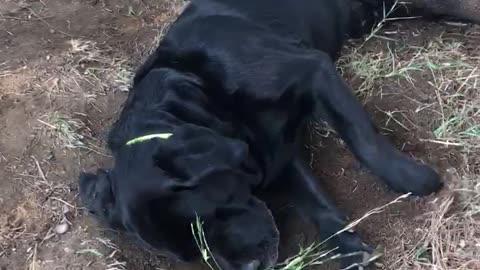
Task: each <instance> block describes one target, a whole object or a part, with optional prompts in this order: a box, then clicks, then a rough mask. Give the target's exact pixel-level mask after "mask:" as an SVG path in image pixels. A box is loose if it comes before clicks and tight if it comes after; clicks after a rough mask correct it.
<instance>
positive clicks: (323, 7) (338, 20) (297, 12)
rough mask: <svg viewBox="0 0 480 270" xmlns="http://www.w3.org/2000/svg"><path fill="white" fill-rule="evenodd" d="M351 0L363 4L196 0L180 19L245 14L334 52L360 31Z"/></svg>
mask: <svg viewBox="0 0 480 270" xmlns="http://www.w3.org/2000/svg"><path fill="white" fill-rule="evenodd" d="M352 2H358V3H361V5H362V6H363V5H364V3H363V1H351V0H282V1H278V0H261V1H258V0H243V1H238V0H193V1H192V4H191V5H190V6H189V7H188V8H187V10H186V12H184V13H183V14H182V16H181V17H180V18H179V21H181V20H184V19H185V20H192V19H195V18H197V17H204V16H212V15H225V16H236V17H242V18H245V19H247V20H248V21H250V22H255V23H257V24H258V25H259V26H262V27H266V28H269V30H270V31H272V32H274V33H276V34H278V35H279V36H281V37H283V38H288V39H291V40H292V41H294V42H297V43H299V44H301V45H302V46H305V47H312V48H315V49H319V50H322V51H324V52H327V53H328V54H330V55H332V56H333V55H335V54H336V53H337V52H338V50H339V48H340V47H341V44H342V42H343V40H344V39H345V37H346V35H349V34H351V35H355V34H356V33H351V32H352V31H361V30H359V28H358V22H354V21H352V18H353V19H354V18H355V16H351V15H352V7H353V5H352ZM357 6H358V5H357ZM357 10H358V9H357ZM365 17H367V16H365ZM353 29H356V30H353Z"/></svg>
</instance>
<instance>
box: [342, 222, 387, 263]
mask: <svg viewBox="0 0 480 270" xmlns="http://www.w3.org/2000/svg"><path fill="white" fill-rule="evenodd" d="M337 241H338V242H337V244H338V252H339V253H340V254H341V260H340V269H349V270H363V269H367V267H368V266H369V265H371V264H372V263H373V262H374V261H375V260H376V259H378V258H379V257H380V255H379V254H378V253H377V252H375V250H374V249H373V248H372V247H370V246H368V245H367V244H365V243H364V242H362V241H361V239H360V237H359V236H358V234H357V233H356V232H354V231H347V232H343V233H341V234H340V235H338V239H337Z"/></svg>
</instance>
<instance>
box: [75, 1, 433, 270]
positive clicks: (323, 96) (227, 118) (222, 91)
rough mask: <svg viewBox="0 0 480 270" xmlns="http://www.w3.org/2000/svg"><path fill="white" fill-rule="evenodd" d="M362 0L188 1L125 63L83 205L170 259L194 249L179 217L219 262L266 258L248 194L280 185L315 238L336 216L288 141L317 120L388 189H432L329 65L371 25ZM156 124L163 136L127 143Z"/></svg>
mask: <svg viewBox="0 0 480 270" xmlns="http://www.w3.org/2000/svg"><path fill="white" fill-rule="evenodd" d="M365 1H367V0H365ZM368 2H377V1H368ZM374 9H375V8H374V7H372V6H369V5H368V4H367V3H366V2H365V3H364V1H358V2H353V1H348V0H242V1H239V0H193V1H192V3H191V4H190V5H189V6H188V7H187V8H186V10H185V11H184V12H183V14H182V15H181V16H180V17H179V18H178V20H177V21H176V22H175V23H174V25H173V26H172V27H171V29H170V31H169V33H168V34H167V36H166V37H165V38H164V39H163V41H162V42H161V44H160V46H159V47H158V49H157V50H156V52H155V53H154V54H153V55H152V56H151V57H150V58H149V59H148V60H147V61H146V63H145V64H144V65H143V66H142V67H141V68H140V69H139V71H138V73H137V74H136V77H135V79H134V84H133V89H132V90H131V92H130V94H129V96H128V99H127V101H126V104H125V107H124V109H123V112H122V113H121V115H120V118H119V120H118V121H117V122H116V123H115V124H114V126H113V128H112V130H111V132H110V137H109V147H110V149H111V151H112V152H113V155H114V158H115V165H114V167H113V169H111V170H109V171H105V170H99V171H98V172H97V174H96V175H94V174H82V175H81V177H80V192H81V198H82V200H83V202H84V204H85V205H86V206H87V208H88V209H90V210H91V211H92V212H93V213H95V214H96V215H98V216H99V217H100V218H102V219H103V220H105V221H106V222H107V223H108V224H110V225H111V226H113V227H115V228H118V229H121V230H125V231H128V232H130V233H132V234H133V235H135V236H136V237H137V238H138V239H140V240H142V241H143V242H144V243H145V244H147V245H148V246H150V247H153V248H155V249H157V250H159V251H163V252H166V253H167V254H169V255H170V256H172V257H175V258H178V259H181V260H192V259H194V258H196V257H197V256H198V254H199V252H198V249H197V247H196V245H195V242H194V240H193V237H192V232H191V227H190V225H191V224H192V223H194V222H195V220H196V218H197V216H198V217H199V218H200V219H201V220H202V221H203V222H204V231H205V234H206V238H207V242H208V243H209V246H210V248H211V250H212V252H213V254H214V256H215V258H216V259H217V261H218V262H219V264H220V265H221V267H222V268H223V269H225V270H228V269H241V270H255V269H257V268H259V267H261V268H267V267H270V266H272V265H273V264H275V262H276V260H277V250H278V241H279V240H278V238H279V235H278V231H277V229H276V226H275V223H274V221H273V218H272V216H271V214H270V211H269V209H268V208H267V207H266V205H265V203H264V202H262V201H261V200H260V199H258V197H257V196H255V193H254V192H256V191H258V190H263V191H267V192H268V190H269V189H270V188H277V187H282V189H283V190H284V191H287V192H288V197H289V199H290V200H291V202H292V204H293V205H295V206H296V208H297V210H298V211H300V212H301V213H302V214H303V215H304V216H305V217H307V218H309V219H310V220H311V221H313V222H314V223H315V224H316V225H317V226H318V228H319V231H320V234H321V236H322V237H323V238H324V239H325V238H327V237H329V236H331V235H332V234H334V233H336V232H338V231H340V230H341V229H343V228H344V226H345V225H346V219H345V217H344V216H343V215H342V214H341V213H339V211H337V210H336V209H335V206H333V205H332V203H330V201H329V199H328V198H327V196H326V194H324V193H323V192H322V190H320V189H319V187H317V182H318V180H317V179H316V178H315V177H314V176H313V175H312V173H311V171H310V168H308V166H306V165H305V164H304V163H303V162H302V160H301V159H300V157H299V153H298V148H297V145H296V141H297V140H298V137H299V136H298V134H299V132H300V131H301V130H302V129H303V128H304V127H305V125H306V124H307V123H308V121H309V120H311V119H317V120H318V119H320V118H322V119H325V120H327V121H328V122H329V123H330V124H331V125H332V126H333V127H334V128H335V129H336V130H337V131H338V133H339V134H340V135H341V137H342V138H343V140H344V141H345V142H346V143H347V144H348V146H349V147H350V148H351V150H352V151H353V153H354V154H355V156H356V157H357V158H358V159H359V160H360V161H361V162H362V163H363V164H364V165H365V166H366V167H367V168H369V169H370V170H371V171H372V172H373V173H374V174H376V175H378V176H379V177H381V178H382V179H383V180H385V182H386V183H387V184H388V185H389V186H390V187H391V188H392V189H393V190H395V191H398V192H412V193H413V194H415V195H427V194H430V193H432V192H435V191H437V190H439V189H440V188H441V187H442V183H441V181H440V180H439V177H438V175H437V174H436V173H435V172H434V171H433V170H432V169H430V168H429V167H427V166H424V165H420V164H418V163H416V162H415V161H413V160H412V159H410V158H407V157H406V156H404V155H402V154H401V153H400V152H399V151H397V150H396V149H395V148H394V146H392V144H390V143H389V142H388V141H387V140H386V139H385V138H384V137H382V136H381V135H380V134H379V133H378V132H377V130H376V128H375V127H374V125H373V124H372V121H371V120H370V118H369V116H368V115H367V113H366V112H365V111H364V110H363V109H362V106H361V105H360V104H359V102H357V100H356V99H355V98H354V96H353V95H352V93H351V91H350V89H349V87H348V86H347V85H346V83H345V82H344V81H343V80H342V78H341V77H340V76H339V75H338V74H337V72H336V69H335V65H334V59H335V58H336V56H337V54H338V52H339V50H340V49H341V46H342V42H343V41H344V39H345V38H346V37H347V36H354V35H358V34H360V33H361V31H362V30H364V28H365V29H368V28H369V27H370V26H371V24H372V23H373V21H374V17H375V16H374V14H373V13H372V11H373V10H374ZM160 133H162V134H165V133H171V134H172V136H171V137H169V138H166V137H165V138H153V139H149V140H145V141H143V142H139V143H135V144H130V143H128V142H129V141H131V140H132V139H136V138H141V137H142V136H145V135H152V134H160ZM329 242H330V244H331V245H332V246H334V247H338V251H339V252H341V253H351V252H363V253H364V254H367V255H368V254H370V252H372V249H371V248H370V247H368V246H366V245H365V244H363V243H362V241H361V240H360V238H359V236H358V235H357V234H356V233H355V232H351V231H350V232H344V233H341V234H339V235H337V236H335V237H333V238H332V239H331V240H330V241H329ZM364 254H363V255H364ZM360 257H362V256H357V257H352V258H350V259H348V260H344V261H343V264H344V266H348V265H349V264H350V263H362V258H360Z"/></svg>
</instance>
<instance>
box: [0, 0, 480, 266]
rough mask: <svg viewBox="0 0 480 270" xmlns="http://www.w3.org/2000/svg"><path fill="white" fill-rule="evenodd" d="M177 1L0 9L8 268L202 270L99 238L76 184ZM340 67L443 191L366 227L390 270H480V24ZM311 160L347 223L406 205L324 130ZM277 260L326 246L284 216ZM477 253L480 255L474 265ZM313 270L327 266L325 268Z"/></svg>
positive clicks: (382, 39)
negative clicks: (436, 175)
mask: <svg viewBox="0 0 480 270" xmlns="http://www.w3.org/2000/svg"><path fill="white" fill-rule="evenodd" d="M182 5H183V2H182V1H180V0H163V1H162V0H157V1H155V0H16V1H10V0H0V51H1V53H0V269H1V270H17V269H29V270H38V269H45V270H52V269H59V270H60V269H93V270H97V269H110V270H114V269H152V270H153V269H179V270H181V269H202V266H201V265H189V264H183V263H176V262H172V261H169V260H168V259H165V258H162V257H160V256H158V255H156V254H155V253H154V252H152V251H145V250H143V249H142V248H139V247H138V246H137V245H136V244H135V243H133V242H132V241H131V240H130V239H127V238H125V237H124V236H122V235H119V234H118V233H117V232H113V231H111V230H108V229H106V228H102V227H101V226H99V224H97V223H96V222H95V221H94V220H93V219H92V218H90V217H89V216H88V215H87V214H85V213H84V211H83V210H84V209H82V208H80V207H79V201H78V198H77V196H78V188H77V186H76V182H77V177H78V174H79V172H81V171H91V170H94V169H95V168H96V167H99V166H108V164H109V163H110V162H111V160H110V157H109V153H108V152H107V151H106V150H105V147H104V143H105V136H106V133H107V132H108V127H109V125H110V124H111V123H112V121H113V120H114V119H115V117H116V116H117V113H118V112H119V110H120V108H121V104H122V102H123V100H124V99H125V97H126V91H127V90H128V85H129V82H130V79H131V77H132V74H133V73H132V72H133V70H134V68H135V67H137V66H138V65H139V64H140V63H141V61H142V60H143V59H144V58H145V56H146V55H148V53H149V52H150V51H151V50H152V48H154V47H155V44H157V42H158V40H159V38H160V37H161V35H162V33H164V31H165V30H166V26H167V24H168V23H169V22H170V21H171V20H172V19H173V18H174V17H175V15H176V14H178V13H179V12H180V11H181V7H182ZM344 55H345V56H344V57H343V58H342V59H340V61H339V69H340V71H342V72H343V74H344V76H345V77H346V78H348V80H349V82H350V83H351V85H352V86H353V88H354V89H355V90H356V91H357V93H358V95H359V97H360V99H361V100H363V101H364V103H365V106H366V108H367V109H368V110H369V112H370V113H371V114H372V116H373V118H374V119H375V121H376V123H377V124H378V126H379V127H380V128H381V129H382V131H383V132H384V133H385V135H387V136H389V137H390V138H391V139H392V140H393V141H394V142H395V143H396V145H397V146H398V147H399V148H400V149H402V151H403V152H405V153H407V154H408V155H411V156H413V157H415V158H417V159H419V160H421V161H423V162H426V163H428V164H431V165H432V166H434V167H435V168H436V169H437V170H438V171H439V172H440V173H441V174H442V175H443V177H444V179H445V181H446V182H447V186H448V187H447V188H446V189H445V190H444V191H443V192H442V193H441V194H438V195H437V196H432V197H430V198H424V199H418V198H409V199H407V200H406V201H404V202H401V203H398V204H396V205H393V206H391V207H388V208H386V209H385V210H384V211H382V212H380V213H378V214H376V215H372V216H371V217H369V218H368V219H367V220H366V221H364V222H362V223H361V224H360V225H359V226H358V228H357V230H358V231H359V232H360V233H361V235H362V236H363V238H364V239H365V240H366V242H368V243H369V244H372V245H373V246H376V247H377V248H378V249H379V250H380V251H382V252H383V253H384V254H385V255H384V257H383V259H382V260H381V261H380V263H379V264H377V267H379V268H382V269H480V261H479V259H478V258H480V226H479V222H478V221H479V219H478V215H479V214H480V204H479V201H480V199H479V198H480V184H478V183H480V177H478V176H479V175H480V153H479V152H478V147H477V146H478V143H479V142H480V140H479V138H480V124H479V123H480V121H479V120H480V117H479V116H480V99H479V98H480V95H479V94H478V92H479V91H480V90H479V89H478V88H477V84H476V82H477V79H478V78H479V77H480V72H479V71H477V67H478V66H477V65H478V63H480V62H479V60H480V29H479V28H478V27H477V26H472V25H468V24H459V23H446V22H425V21H419V20H415V21H413V20H410V21H401V22H395V23H393V24H392V25H389V26H385V27H382V28H381V29H380V28H379V29H375V30H374V31H373V32H372V35H371V36H370V37H368V38H367V40H366V41H365V42H363V41H356V42H355V43H352V44H351V45H350V46H348V48H347V49H346V50H345V53H344ZM312 136H313V143H312V144H311V145H309V148H310V149H311V150H312V155H311V160H310V161H311V164H312V166H313V168H314V170H315V172H316V174H317V175H318V176H319V178H320V179H321V180H322V184H323V185H324V186H326V188H327V189H328V190H329V191H330V193H331V194H332V197H334V198H335V201H336V202H337V203H338V205H339V207H340V208H341V209H342V210H344V211H345V212H346V213H347V214H348V215H349V216H350V217H351V219H352V220H354V219H356V218H360V217H362V216H363V215H364V214H365V213H367V212H368V211H369V210H371V209H374V208H376V207H380V206H382V205H385V204H386V203H388V202H389V201H391V200H393V199H395V198H396V197H398V196H399V194H394V193H392V192H390V191H388V190H387V189H386V188H385V186H384V184H382V183H381V182H380V181H378V179H375V178H374V177H372V176H371V175H370V174H369V173H368V172H367V171H366V170H364V169H363V168H361V166H360V165H359V163H358V162H357V161H355V159H354V158H353V157H352V155H351V154H350V152H348V150H347V149H346V148H345V146H344V144H343V143H342V142H341V141H340V140H339V139H338V138H337V137H336V136H335V134H334V133H333V132H332V131H331V130H329V129H328V128H324V127H321V126H320V125H319V126H317V128H316V129H315V132H313V133H312ZM275 212H276V218H277V220H278V222H279V224H280V228H281V233H282V248H281V254H282V256H283V257H288V256H291V255H293V254H294V253H295V252H296V250H297V249H298V247H299V246H302V245H303V246H306V245H308V244H309V243H311V242H313V241H315V240H316V238H315V233H314V231H312V230H311V228H310V227H309V226H308V225H306V224H303V223H302V222H300V221H299V220H298V217H296V216H295V215H293V214H291V213H289V212H288V211H286V210H285V208H279V209H276V210H275ZM477 255H478V257H477ZM315 269H323V268H321V267H320V266H319V267H317V268H315Z"/></svg>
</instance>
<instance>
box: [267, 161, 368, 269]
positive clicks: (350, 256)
mask: <svg viewBox="0 0 480 270" xmlns="http://www.w3.org/2000/svg"><path fill="white" fill-rule="evenodd" d="M282 175H283V176H282V177H281V179H279V181H276V182H275V187H274V188H275V189H277V191H278V190H279V192H280V193H281V194H285V196H288V200H289V201H290V202H291V203H292V205H293V207H294V208H295V209H296V210H297V211H298V212H299V213H300V214H301V216H303V217H305V218H306V219H307V220H309V221H311V222H313V223H314V224H315V225H316V227H317V228H318V232H319V234H320V239H321V240H322V241H325V244H326V245H328V246H329V247H331V248H332V249H336V250H335V253H340V254H343V255H345V258H343V259H342V260H341V266H342V269H345V268H348V269H362V268H361V267H362V266H363V267H364V266H366V264H367V263H368V261H369V260H370V259H371V254H372V252H373V249H372V248H371V247H369V246H368V245H366V244H365V243H363V241H362V240H361V239H360V236H359V235H358V234H357V233H356V232H354V231H353V230H346V227H347V225H348V222H347V219H346V217H345V216H344V215H343V214H342V213H341V212H340V211H339V210H338V209H337V208H336V207H335V206H334V204H333V203H332V202H331V200H330V199H329V197H328V195H327V194H326V193H325V192H324V191H323V190H322V189H321V188H320V187H319V186H318V182H319V181H318V179H317V178H316V177H315V176H314V175H313V174H312V172H311V169H310V168H309V167H307V165H306V164H305V163H304V162H303V161H302V160H300V159H299V158H297V159H296V160H295V161H294V162H293V163H292V164H291V165H289V166H288V167H287V169H286V171H285V173H284V174H282ZM355 265H358V266H356V267H355ZM349 267H350V268H349Z"/></svg>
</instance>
